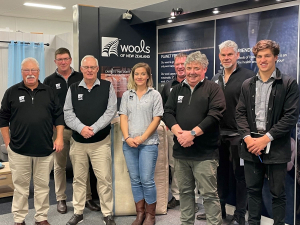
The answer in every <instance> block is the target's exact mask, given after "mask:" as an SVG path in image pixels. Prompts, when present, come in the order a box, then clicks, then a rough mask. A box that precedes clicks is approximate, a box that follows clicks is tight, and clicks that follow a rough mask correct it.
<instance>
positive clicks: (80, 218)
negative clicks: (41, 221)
mask: <svg viewBox="0 0 300 225" xmlns="http://www.w3.org/2000/svg"><path fill="white" fill-rule="evenodd" d="M82 221H83V214H74V215H73V216H72V217H71V219H70V220H69V221H68V222H67V224H66V225H76V224H78V223H81V222H82Z"/></svg>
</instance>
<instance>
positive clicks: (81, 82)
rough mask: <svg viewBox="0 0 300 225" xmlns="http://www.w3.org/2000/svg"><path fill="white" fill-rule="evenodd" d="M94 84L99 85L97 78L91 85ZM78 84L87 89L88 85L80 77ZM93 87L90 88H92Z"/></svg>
mask: <svg viewBox="0 0 300 225" xmlns="http://www.w3.org/2000/svg"><path fill="white" fill-rule="evenodd" d="M96 85H100V80H99V79H98V78H97V79H96V80H95V82H94V84H93V87H95V86H96ZM78 86H81V87H84V88H85V89H88V87H87V86H86V83H85V82H84V79H82V80H81V81H80V83H79V85H78ZM93 87H92V88H91V89H93Z"/></svg>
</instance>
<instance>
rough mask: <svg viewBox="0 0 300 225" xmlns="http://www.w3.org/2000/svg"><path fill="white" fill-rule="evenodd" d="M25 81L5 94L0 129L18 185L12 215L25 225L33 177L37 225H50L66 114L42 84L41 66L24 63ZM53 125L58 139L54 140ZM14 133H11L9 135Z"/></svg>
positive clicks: (55, 97) (56, 99)
mask: <svg viewBox="0 0 300 225" xmlns="http://www.w3.org/2000/svg"><path fill="white" fill-rule="evenodd" d="M21 72H22V77H23V81H22V82H20V83H18V84H15V85H13V86H12V87H10V88H9V89H8V90H7V91H6V92H5V94H4V97H3V99H2V103H1V109H0V127H1V133H2V135H3V139H4V143H5V146H6V148H7V152H8V159H9V165H10V169H11V173H12V180H13V184H14V188H15V190H14V196H13V202H12V213H13V215H14V221H15V225H25V217H26V215H27V214H28V195H29V185H30V180H31V176H32V177H33V181H34V182H33V184H34V207H35V210H36V214H35V221H36V222H35V224H36V225H49V223H48V221H47V213H48V210H49V179H50V172H51V169H52V167H53V154H52V153H53V152H54V151H56V152H60V151H61V150H62V148H63V129H64V121H63V113H62V108H61V106H60V104H59V101H58V98H57V96H56V95H55V93H54V91H53V90H52V88H50V87H48V86H46V85H44V84H41V83H40V82H39V80H38V79H39V73H40V70H39V63H38V62H37V60H36V59H34V58H26V59H24V60H23V62H22V70H21ZM53 126H56V129H57V138H56V139H55V140H54V142H53V141H52V135H53ZM9 132H10V134H9Z"/></svg>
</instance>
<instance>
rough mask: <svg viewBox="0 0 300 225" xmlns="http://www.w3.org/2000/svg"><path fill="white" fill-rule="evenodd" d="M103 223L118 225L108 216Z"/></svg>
mask: <svg viewBox="0 0 300 225" xmlns="http://www.w3.org/2000/svg"><path fill="white" fill-rule="evenodd" d="M103 221H104V223H105V224H106V225H116V223H115V220H114V217H113V216H106V217H103Z"/></svg>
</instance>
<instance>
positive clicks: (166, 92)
mask: <svg viewBox="0 0 300 225" xmlns="http://www.w3.org/2000/svg"><path fill="white" fill-rule="evenodd" d="M177 84H179V82H178V81H177V79H174V80H171V81H169V82H167V83H166V84H165V85H164V87H163V89H162V91H161V93H160V94H161V98H162V100H163V106H165V104H166V102H167V100H168V98H169V95H170V93H171V91H172V89H173V88H174V86H176V85H177Z"/></svg>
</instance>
